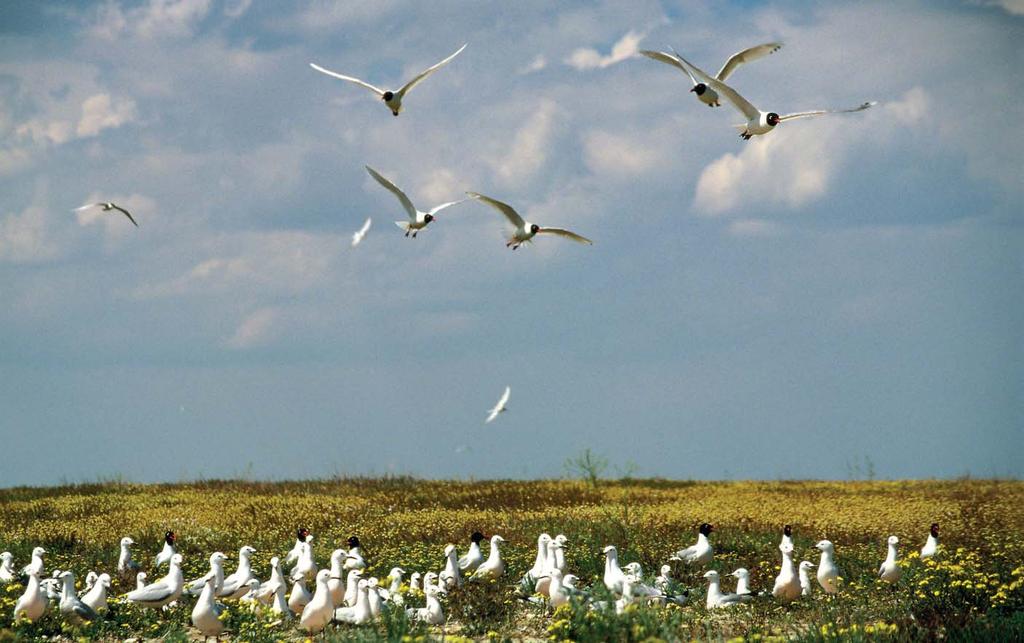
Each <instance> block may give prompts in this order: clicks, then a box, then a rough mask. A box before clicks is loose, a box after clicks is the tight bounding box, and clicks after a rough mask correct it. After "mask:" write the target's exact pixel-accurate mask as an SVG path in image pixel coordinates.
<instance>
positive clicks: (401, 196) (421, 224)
mask: <svg viewBox="0 0 1024 643" xmlns="http://www.w3.org/2000/svg"><path fill="white" fill-rule="evenodd" d="M366 171H367V172H369V173H370V176H372V177H373V178H374V179H375V180H376V181H377V183H380V184H381V185H383V186H384V187H385V188H387V189H388V191H389V192H391V193H392V194H394V195H395V197H397V198H398V200H399V201H400V202H401V203H402V207H403V208H405V212H406V213H407V214H408V215H409V220H408V221H395V225H396V226H398V227H399V228H401V229H403V230H405V236H407V237H408V236H409V234H410V233H412V238H413V239H415V238H416V234H417V233H418V232H419V231H420V230H422V229H423V228H426V227H427V226H428V225H430V222H431V221H433V220H434V218H435V215H436V214H437V213H438V212H440V211H441V210H444V209H445V208H447V207H449V206H452V205H455V204H457V203H462V202H463V201H465V199H460V200H458V201H449V202H448V203H442V204H441V205H439V206H437V207H435V208H433V209H431V210H427V211H426V212H420V211H419V210H417V209H416V206H414V205H413V204H412V201H410V200H409V197H407V196H406V195H405V192H402V191H401V190H399V189H398V186H396V185H395V184H394V183H392V182H391V181H389V180H387V179H386V178H384V177H383V176H381V175H380V173H379V172H377V170H375V169H373V168H372V167H370V166H369V165H367V166H366ZM353 242H354V240H353Z"/></svg>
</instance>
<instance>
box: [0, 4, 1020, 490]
mask: <svg viewBox="0 0 1024 643" xmlns="http://www.w3.org/2000/svg"><path fill="white" fill-rule="evenodd" d="M775 39H779V40H783V41H785V43H786V45H785V47H784V48H783V49H782V50H781V51H779V52H778V53H776V54H774V55H773V56H771V57H770V58H767V59H765V60H763V61H758V62H756V63H752V64H750V65H748V66H746V67H744V68H742V69H740V70H739V71H738V72H737V73H736V74H735V75H734V76H733V77H732V79H731V82H732V83H733V84H734V85H735V86H736V87H737V88H739V89H740V90H741V91H742V92H743V93H744V95H745V96H747V97H748V98H749V99H750V100H751V101H753V102H754V103H756V104H758V105H759V106H761V107H763V108H768V109H772V110H774V111H779V112H787V111H801V110H804V109H813V108H821V107H849V106H854V105H857V104H859V103H861V102H862V101H864V100H868V99H876V100H878V101H879V105H878V106H877V107H876V108H875V109H872V110H869V111H867V112H864V113H860V114H854V115H844V116H835V117H829V118H821V119H812V120H803V121H795V122H791V123H785V124H784V126H780V127H779V128H778V129H777V130H776V131H774V132H772V133H771V134H770V135H768V136H766V137H762V138H759V139H755V140H753V141H750V142H744V141H742V140H740V139H739V138H738V137H737V135H736V132H735V131H734V130H733V129H732V127H731V125H732V124H734V123H736V122H738V120H739V119H738V116H737V114H736V112H735V111H733V110H732V109H731V108H730V107H728V106H723V107H722V108H720V109H715V110H712V109H709V108H707V107H705V106H704V105H702V104H699V103H698V102H697V101H696V100H695V99H694V97H693V95H692V94H690V93H688V89H689V82H688V81H687V80H686V78H685V77H684V76H683V75H682V74H681V73H680V72H678V71H677V70H674V69H672V68H670V67H668V66H666V65H662V64H659V63H656V62H654V61H651V60H648V59H646V58H643V57H638V56H637V55H636V51H637V49H642V48H659V49H661V48H667V47H668V46H674V47H675V48H676V49H678V50H679V51H680V52H682V53H683V54H684V55H686V56H687V57H688V58H690V59H691V60H692V61H693V62H695V63H697V64H699V65H701V66H702V67H705V68H706V69H709V70H714V69H717V68H718V66H719V65H720V64H721V62H722V61H723V60H724V59H725V57H727V56H728V55H729V54H730V53H732V52H733V51H736V50H737V49H740V48H743V47H746V46H750V45H753V44H757V43H760V42H765V41H769V40H775ZM466 42H468V43H469V47H467V49H466V51H465V52H463V54H462V55H461V56H459V57H458V58H456V59H455V61H453V62H452V63H451V64H450V65H449V66H448V67H446V68H444V69H443V70H442V71H440V72H438V73H437V74H436V75H434V76H433V77H431V78H430V80H428V81H427V82H425V83H423V84H422V85H420V86H418V87H417V88H416V89H415V91H414V92H412V93H410V94H409V96H408V97H407V100H406V111H405V112H403V114H402V115H401V116H400V117H399V118H394V117H392V116H391V114H389V113H388V111H387V110H386V108H385V107H384V106H383V105H381V104H380V103H379V102H378V101H376V100H374V99H373V97H372V96H371V95H370V94H369V93H368V92H366V91H365V90H362V89H360V88H358V87H355V86H352V85H349V84H347V83H343V82H341V81H336V80H333V79H331V78H328V77H326V76H323V75H320V74H318V73H316V72H315V71H313V70H311V69H310V68H309V66H308V64H309V63H310V62H317V63H319V64H321V65H323V66H326V67H329V68H331V69H336V70H339V71H343V72H347V73H350V74H353V75H356V76H359V77H361V78H365V79H367V80H369V81H370V82H374V83H375V84H378V85H386V86H397V85H399V84H401V83H402V82H404V79H407V78H409V77H410V76H411V75H413V74H415V73H416V72H418V71H420V70H421V69H423V68H425V67H426V66H428V65H430V64H432V63H434V62H436V61H437V60H440V59H441V58H443V57H444V56H446V55H448V54H449V53H451V52H452V51H454V50H455V49H456V48H458V47H459V46H460V45H462V44H463V43H466ZM1021 42H1024V5H1022V4H1021V2H1020V1H1019V0H1012V1H1011V0H1006V1H1004V2H1002V3H1000V2H938V3H935V2H929V3H914V2H908V3H889V2H884V3H879V4H874V3H855V4H854V3H842V4H838V3H826V4H823V5H817V4H809V3H804V2H792V3H765V4H761V3H757V2H741V3H736V4H733V5H730V6H725V5H722V4H721V3H718V2H707V3H704V2H700V1H693V2H690V1H683V2H668V1H666V2H647V1H643V0H636V1H631V2H606V3H601V2H578V3H574V2H559V3H550V2H546V1H536V2H533V1H522V2H515V3H505V2H501V3H498V2H496V3H479V2H431V3H402V2H391V1H384V0H373V1H368V2H356V1H350V2H339V3H333V2H324V1H319V0H318V1H312V2H300V3H295V4H294V5H293V4H292V3H284V4H281V3H254V2H250V1H248V0H227V1H223V2H222V1H220V0H145V1H143V2H127V1H124V2H119V1H114V0H111V1H108V2H103V3H79V2H75V3H63V2H49V1H45V0H42V1H40V2H6V3H2V5H0V299H2V301H3V305H2V306H0V454H2V456H3V459H4V462H5V465H4V466H3V467H2V468H0V485H12V484H44V483H50V482H56V481H59V480H94V479H97V478H108V477H113V476H121V477H124V478H127V479H132V480H143V481H148V480H178V479H183V478H194V477H200V476H202V477H214V476H254V477H274V478H280V477H289V478H294V477H309V476H323V475H333V474H355V473H373V474H383V473H410V474H415V475H420V476H430V477H477V478H486V477H542V476H558V475H562V474H564V469H563V462H564V461H565V459H566V458H567V457H569V456H572V455H574V454H576V453H579V452H580V451H581V450H582V449H584V448H591V449H593V450H594V451H596V452H598V453H600V454H603V455H605V456H606V457H607V458H608V459H609V460H610V461H611V462H612V463H615V464H617V465H618V466H619V467H620V469H626V468H627V467H632V468H634V470H635V472H636V473H637V474H638V475H648V476H655V475H657V476H667V477H673V478H690V477H697V478H779V477H816V478H847V477H851V476H859V475H866V474H867V472H869V471H873V472H874V474H875V475H877V476H880V477H924V476H957V475H962V474H970V475H974V476H994V475H998V476H1008V475H1009V476H1020V475H1022V474H1024V465H1022V461H1021V458H1020V451H1021V445H1022V444H1024V432H1022V425H1024V399H1022V398H1024V395H1022V384H1021V383H1022V382H1024V338H1022V330H1021V329H1022V328H1024V297H1022V295H1024V276H1022V259H1021V258H1022V256H1024V234H1022V226H1024V215H1022V204H1024V180H1022V177H1024V154H1022V153H1021V150H1022V149H1024V134H1022V129H1021V123H1022V122H1024V107H1022V104H1021V99H1022V98H1024V80H1022V79H1024V76H1022V75H1021V73H1020V69H1021V66H1022V65H1024V53H1022V52H1024V50H1022V49H1021V46H1020V43H1021ZM364 164H369V165H372V166H374V167H376V168H377V169H379V170H380V171H381V172H383V173H384V174H385V175H387V176H389V177H391V178H392V179H393V180H394V181H395V182H396V183H398V184H399V185H401V186H404V187H405V189H406V190H407V192H408V193H409V195H410V196H411V198H412V199H413V201H414V202H416V203H417V204H419V205H420V206H421V208H427V207H431V206H433V205H436V204H438V203H441V202H443V201H449V200H453V199H455V198H458V197H459V196H460V195H462V193H463V192H464V191H466V190H474V191H479V192H483V193H485V194H491V195H494V196H495V197H497V198H500V199H502V200H505V201H508V202H510V203H512V204H513V205H515V206H516V207H517V208H519V209H520V211H521V212H523V213H524V214H525V215H526V216H527V217H528V218H530V219H531V220H535V221H539V222H541V223H547V224H550V225H564V226H566V227H570V228H572V229H574V230H577V231H579V232H580V233H582V234H584V235H586V236H588V237H591V238H593V239H594V240H595V244H594V245H593V246H592V247H586V246H579V245H576V244H572V243H567V242H565V241H562V240H560V239H553V238H545V239H542V240H539V241H538V242H537V243H535V244H533V245H532V246H526V247H523V248H521V249H520V250H518V251H516V252H514V253H513V252H510V251H507V250H506V249H505V247H504V243H503V237H502V234H503V230H502V225H501V221H500V220H499V217H498V215H497V214H496V213H495V212H494V211H492V210H490V209H488V208H486V207H485V206H483V205H481V204H478V203H472V202H470V203H464V204H461V205H458V206H455V207H453V208H451V209H450V210H447V211H445V213H444V214H443V216H442V217H441V218H440V220H439V221H438V222H436V223H435V224H433V225H431V226H430V228H429V229H428V230H427V231H426V232H424V233H423V234H421V235H420V237H419V238H418V239H416V240H412V239H406V238H404V237H403V236H402V235H401V232H400V231H399V230H398V229H396V228H395V226H394V225H392V224H391V221H393V220H396V219H399V218H401V216H402V213H401V211H400V209H399V206H398V203H397V201H396V200H395V199H394V198H393V197H392V196H391V195H390V194H388V193H387V192H385V191H384V190H383V189H381V188H380V186H378V185H377V184H376V183H374V182H373V181H372V179H370V178H369V177H368V176H367V174H366V172H365V171H364V170H363V165H364ZM99 199H102V200H113V201H115V202H118V203H120V204H122V205H124V206H126V207H128V208H129V209H130V210H132V212H133V213H134V214H135V217H136V219H137V220H138V222H139V226H140V227H139V228H138V229H136V228H134V227H133V226H131V225H130V223H129V222H128V221H126V220H125V219H124V218H123V217H118V216H112V215H105V214H101V213H96V212H87V213H75V212H73V211H72V210H73V208H75V207H76V206H78V205H81V204H83V203H86V202H90V201H93V200H99ZM367 216H372V217H373V218H374V226H373V228H372V229H371V230H370V233H369V235H368V236H367V237H366V240H365V241H364V242H363V244H362V245H361V246H359V247H358V248H356V249H354V250H353V249H352V248H350V247H349V237H350V235H351V233H352V232H353V231H355V230H356V229H358V228H359V226H360V225H361V224H362V222H363V220H364V219H365V218H366V217H367ZM506 384H509V385H511V386H512V399H511V402H510V411H509V412H508V413H506V414H504V415H503V416H502V417H501V418H500V419H499V421H497V422H495V423H494V424H491V425H488V426H486V427H485V426H483V418H484V415H485V413H486V411H487V409H488V408H490V406H491V405H493V403H494V402H495V400H496V399H497V397H498V396H499V395H500V393H501V390H502V389H503V387H504V386H505V385H506Z"/></svg>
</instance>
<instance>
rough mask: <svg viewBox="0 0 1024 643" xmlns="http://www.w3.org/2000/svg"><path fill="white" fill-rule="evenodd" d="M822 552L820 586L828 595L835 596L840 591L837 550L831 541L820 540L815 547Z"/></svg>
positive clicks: (819, 562)
mask: <svg viewBox="0 0 1024 643" xmlns="http://www.w3.org/2000/svg"><path fill="white" fill-rule="evenodd" d="M815 547H816V548H817V549H819V550H820V551H821V560H819V561H818V584H819V585H821V589H823V590H825V593H826V594H835V593H836V592H838V591H839V586H838V582H839V567H838V566H837V565H836V549H835V546H834V545H833V544H832V542H831V541H828V540H820V541H818V544H817V545H815Z"/></svg>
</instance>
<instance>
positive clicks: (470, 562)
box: [459, 531, 484, 574]
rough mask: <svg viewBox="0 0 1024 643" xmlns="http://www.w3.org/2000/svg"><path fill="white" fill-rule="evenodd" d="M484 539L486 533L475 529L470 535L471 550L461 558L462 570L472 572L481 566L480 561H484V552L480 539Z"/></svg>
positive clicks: (460, 565) (460, 567)
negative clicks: (481, 549) (481, 548)
mask: <svg viewBox="0 0 1024 643" xmlns="http://www.w3.org/2000/svg"><path fill="white" fill-rule="evenodd" d="M483 539H484V535H483V534H482V533H480V532H479V531H474V532H473V535H471V536H470V537H469V551H468V552H466V555H465V556H463V557H462V558H460V559H459V570H460V571H462V572H464V573H466V574H472V573H473V572H475V571H476V568H477V567H479V566H480V563H482V562H484V553H483V552H482V551H480V541H481V540H483Z"/></svg>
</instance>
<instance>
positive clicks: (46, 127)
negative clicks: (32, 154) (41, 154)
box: [14, 118, 74, 145]
mask: <svg viewBox="0 0 1024 643" xmlns="http://www.w3.org/2000/svg"><path fill="white" fill-rule="evenodd" d="M14 133H15V134H17V135H18V136H20V137H24V138H29V139H31V140H32V142H33V143H35V144H37V145H47V144H52V145H61V144H63V143H67V142H68V141H70V140H71V139H72V138H73V134H74V128H73V127H72V125H71V123H69V122H68V121H63V120H56V121H47V120H46V119H42V118H33V119H32V120H30V121H27V122H25V123H22V124H21V125H19V126H18V128H17V129H16V130H15V131H14Z"/></svg>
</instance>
